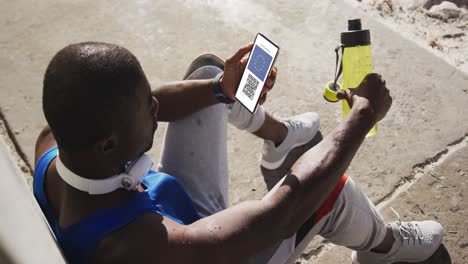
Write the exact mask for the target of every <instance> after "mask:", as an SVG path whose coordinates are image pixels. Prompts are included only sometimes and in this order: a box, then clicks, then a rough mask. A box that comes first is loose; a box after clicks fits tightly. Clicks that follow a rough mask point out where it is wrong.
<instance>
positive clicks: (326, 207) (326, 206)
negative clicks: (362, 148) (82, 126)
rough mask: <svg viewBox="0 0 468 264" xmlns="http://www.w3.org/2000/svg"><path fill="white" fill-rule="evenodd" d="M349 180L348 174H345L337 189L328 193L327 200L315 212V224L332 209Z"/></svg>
mask: <svg viewBox="0 0 468 264" xmlns="http://www.w3.org/2000/svg"><path fill="white" fill-rule="evenodd" d="M347 180H348V176H346V175H344V174H343V176H341V180H340V182H339V183H338V184H337V185H336V187H335V189H334V190H333V191H332V192H331V193H330V194H329V195H328V197H327V199H326V200H325V202H323V204H322V205H321V206H320V208H319V209H318V210H317V212H316V213H315V219H314V224H317V223H318V222H319V221H320V219H322V218H323V217H324V216H325V215H327V214H328V213H329V212H330V211H331V210H332V208H333V206H334V205H335V202H336V200H337V199H338V196H339V195H340V193H341V190H342V189H343V187H344V185H345V183H346V181H347Z"/></svg>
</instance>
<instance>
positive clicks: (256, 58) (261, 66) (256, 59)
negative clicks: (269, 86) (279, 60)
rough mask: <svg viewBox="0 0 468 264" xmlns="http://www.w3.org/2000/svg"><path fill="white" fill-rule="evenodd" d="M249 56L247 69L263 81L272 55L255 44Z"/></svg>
mask: <svg viewBox="0 0 468 264" xmlns="http://www.w3.org/2000/svg"><path fill="white" fill-rule="evenodd" d="M251 56H252V57H251V58H250V62H249V65H247V69H249V70H250V71H251V72H252V73H253V74H255V76H257V77H258V78H259V79H260V80H262V81H265V75H266V74H267V71H268V66H270V63H271V60H272V57H271V56H270V55H268V53H266V52H265V51H264V50H263V49H262V48H260V47H259V46H257V45H255V47H254V50H253V52H252V55H251Z"/></svg>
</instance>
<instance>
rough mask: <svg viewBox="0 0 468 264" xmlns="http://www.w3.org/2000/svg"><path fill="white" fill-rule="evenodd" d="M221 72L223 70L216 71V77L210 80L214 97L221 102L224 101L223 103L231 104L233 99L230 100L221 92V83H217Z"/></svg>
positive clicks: (221, 75)
mask: <svg viewBox="0 0 468 264" xmlns="http://www.w3.org/2000/svg"><path fill="white" fill-rule="evenodd" d="M223 74H224V72H220V73H218V75H216V77H214V78H213V80H212V81H211V84H212V86H213V91H214V94H215V96H216V99H218V101H220V102H221V103H224V104H232V103H234V101H233V100H231V99H230V98H229V97H226V96H225V95H224V94H223V92H221V84H220V83H219V81H220V80H221V78H222V77H223Z"/></svg>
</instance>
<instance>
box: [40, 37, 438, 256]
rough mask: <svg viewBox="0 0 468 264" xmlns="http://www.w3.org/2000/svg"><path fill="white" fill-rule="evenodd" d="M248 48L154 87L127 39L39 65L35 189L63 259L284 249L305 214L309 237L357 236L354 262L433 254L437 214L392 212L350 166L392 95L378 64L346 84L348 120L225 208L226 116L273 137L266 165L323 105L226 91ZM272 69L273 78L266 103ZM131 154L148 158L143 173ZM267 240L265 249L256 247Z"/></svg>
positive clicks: (349, 242)
mask: <svg viewBox="0 0 468 264" xmlns="http://www.w3.org/2000/svg"><path fill="white" fill-rule="evenodd" d="M251 49H252V44H249V45H247V46H245V47H243V48H241V49H239V50H238V51H237V52H236V53H235V54H234V55H233V56H232V57H231V58H229V59H227V60H226V61H223V60H222V59H220V58H218V57H216V56H214V55H209V54H208V55H202V56H200V57H199V58H197V59H196V60H194V61H193V62H192V64H191V65H190V67H189V69H188V71H187V73H186V75H185V77H184V79H186V80H184V81H181V82H174V83H169V84H165V85H162V86H160V87H159V88H157V89H154V90H153V91H151V89H150V85H149V83H148V81H147V79H146V76H145V74H144V72H143V70H142V69H141V66H140V64H139V63H138V61H137V59H136V58H135V57H134V56H133V55H132V54H131V53H130V52H129V51H127V50H126V49H124V48H122V47H118V46H116V45H112V44H106V43H94V42H88V43H78V44H73V45H70V46H67V47H65V48H64V49H62V50H61V51H59V52H58V53H57V54H56V55H55V56H54V57H53V59H52V60H51V62H50V63H49V66H48V68H47V71H46V73H45V76H44V87H43V110H44V114H45V116H46V119H47V122H48V124H49V127H46V128H45V129H44V130H43V131H42V132H41V134H40V135H39V137H38V140H37V144H36V166H37V167H36V171H35V179H34V192H35V196H36V198H37V200H38V202H39V204H40V206H41V208H42V210H43V211H44V213H45V215H46V217H47V219H48V221H49V223H50V225H51V227H52V229H53V231H54V233H55V235H56V236H57V239H58V241H59V244H60V245H61V247H62V249H63V251H64V253H65V256H66V257H67V259H68V261H69V262H71V263H86V262H96V263H108V262H109V263H130V262H131V263H244V262H246V261H252V259H254V261H257V263H267V262H269V263H283V262H284V261H286V260H287V259H288V258H290V257H291V256H292V254H293V250H294V246H295V243H294V242H295V239H294V237H295V235H294V234H295V233H296V231H297V230H298V229H299V228H300V227H301V226H302V225H303V224H304V223H305V222H307V221H308V220H310V219H311V218H313V226H312V227H311V229H310V230H309V231H308V234H307V235H306V238H304V239H306V240H307V239H309V240H310V238H311V237H313V236H314V235H317V234H320V235H322V236H324V237H326V238H327V239H329V240H330V241H331V242H333V243H336V244H339V245H344V246H347V247H349V248H352V249H354V250H356V252H357V253H356V252H354V253H353V256H352V257H353V262H355V263H393V262H398V261H421V260H424V259H426V258H428V257H429V256H431V255H432V253H433V252H434V251H435V250H436V249H437V247H438V246H439V245H440V243H441V240H442V227H441V226H440V224H438V223H436V222H433V221H424V222H411V223H403V222H399V221H398V222H394V223H390V224H388V225H386V224H385V222H384V221H383V219H382V217H381V216H380V214H379V213H378V212H377V210H376V208H375V207H374V206H373V205H372V203H371V202H370V201H369V200H368V199H367V197H366V196H365V195H364V194H363V193H362V192H361V191H360V190H359V188H358V187H357V186H356V184H355V183H354V182H353V181H352V179H351V178H349V177H346V176H343V173H344V172H345V170H346V168H347V167H348V165H349V164H350V162H351V160H352V158H353V156H354V155H355V153H356V151H357V150H358V148H359V146H360V145H361V143H362V142H363V140H364V137H365V135H366V134H367V132H368V130H369V129H370V128H371V127H372V126H373V125H374V124H375V123H376V122H377V121H379V120H381V119H382V118H383V117H384V116H385V114H386V113H387V111H388V109H389V108H390V105H391V102H392V100H391V97H390V95H389V91H388V90H387V88H386V87H385V81H383V80H382V78H381V76H380V75H377V74H371V75H368V76H367V77H366V78H365V79H364V81H363V82H362V83H361V85H360V86H359V87H358V88H357V89H355V90H350V91H340V92H339V93H338V97H339V98H340V99H343V100H347V101H348V102H349V104H350V105H351V106H352V109H351V112H350V114H349V115H348V117H347V118H346V120H344V121H343V122H342V123H341V124H340V125H339V126H338V127H337V128H336V129H334V130H333V131H332V132H331V133H330V135H328V136H327V137H326V138H324V139H323V141H321V142H320V143H319V144H318V145H317V146H315V147H313V148H312V149H310V150H309V151H307V152H306V153H305V154H304V155H302V157H301V158H300V159H299V160H298V161H297V162H296V163H295V164H294V165H293V166H292V168H291V170H290V172H289V173H287V175H285V177H284V178H283V179H282V180H281V181H280V182H278V184H277V185H276V186H275V187H274V188H273V189H272V190H271V191H270V192H269V193H268V194H267V195H266V196H265V197H264V198H263V199H262V200H261V201H248V202H243V203H241V204H238V205H236V206H233V207H230V208H227V183H228V175H227V151H226V125H227V122H229V123H231V124H233V125H235V126H236V127H237V128H239V129H243V130H247V131H249V132H251V133H253V134H254V135H256V136H258V137H260V138H262V139H264V140H265V144H264V149H263V153H262V166H264V167H267V168H268V169H271V170H273V169H276V168H278V167H279V166H281V164H282V162H283V161H284V159H285V157H286V156H287V154H288V153H289V152H290V151H291V149H293V148H294V147H296V146H298V145H303V144H305V143H307V142H308V141H310V140H311V139H312V138H313V137H314V136H315V134H316V133H317V131H318V116H317V114H315V113H305V114H302V115H299V116H295V117H291V118H288V119H284V120H278V119H276V118H274V117H272V116H271V115H269V114H268V113H267V112H265V111H264V109H263V108H262V107H259V108H258V110H257V111H256V112H255V113H254V114H253V115H250V114H249V113H247V112H246V110H245V109H243V108H242V107H241V106H240V105H239V103H237V102H234V103H230V102H232V101H234V100H235V96H234V94H235V91H236V88H237V85H238V84H239V81H240V77H241V74H242V72H243V69H244V68H245V66H246V59H245V58H244V56H245V55H247V54H248V52H249V51H250V50H251ZM223 70H224V71H223ZM276 74H277V72H276V69H274V70H273V71H272V73H271V75H270V76H269V78H268V80H267V81H266V84H265V87H263V90H262V94H263V96H262V99H261V104H263V103H264V102H265V100H266V94H267V92H268V91H269V90H271V88H273V85H274V81H275V78H276ZM215 92H216V93H215ZM215 94H217V95H215ZM220 101H222V102H224V103H221V102H220ZM225 103H227V104H225ZM156 120H159V121H167V122H170V123H169V124H168V128H167V130H166V135H165V139H164V143H163V147H162V155H161V161H160V163H159V167H158V170H157V171H149V172H147V171H145V170H144V169H143V170H140V167H142V166H140V165H141V164H145V161H144V159H142V158H140V157H144V156H142V154H143V153H144V152H146V151H148V150H149V149H150V148H151V146H152V140H153V135H154V132H155V130H156V128H157V122H156ZM56 145H57V147H58V149H57V148H56V147H55V146H56ZM244 151H247V150H244ZM137 160H138V162H136V165H135V162H133V161H137ZM142 160H143V161H142ZM130 162H131V163H130ZM140 162H141V163H140ZM134 167H138V170H139V171H144V172H145V173H144V174H142V175H144V177H143V178H142V179H141V180H138V179H139V178H135V175H134V174H137V173H133V168H134ZM114 179H118V181H115V180H114ZM120 179H122V180H121V181H120ZM134 179H137V182H136V184H135V182H133V180H134ZM140 181H141V183H140ZM278 245H279V246H278ZM268 249H271V250H270V251H271V253H270V254H267V258H265V259H263V260H258V258H257V259H256V256H255V255H256V254H258V253H259V252H267V251H268ZM249 258H250V260H249ZM255 259H256V260H255Z"/></svg>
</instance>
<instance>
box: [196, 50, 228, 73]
mask: <svg viewBox="0 0 468 264" xmlns="http://www.w3.org/2000/svg"><path fill="white" fill-rule="evenodd" d="M191 64H195V65H198V66H199V67H203V66H209V65H211V66H215V67H218V68H220V69H221V70H224V60H223V59H221V58H220V57H219V56H217V55H215V54H213V53H203V54H201V55H199V56H198V57H196V58H195V59H194V60H193V61H192V63H191Z"/></svg>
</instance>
